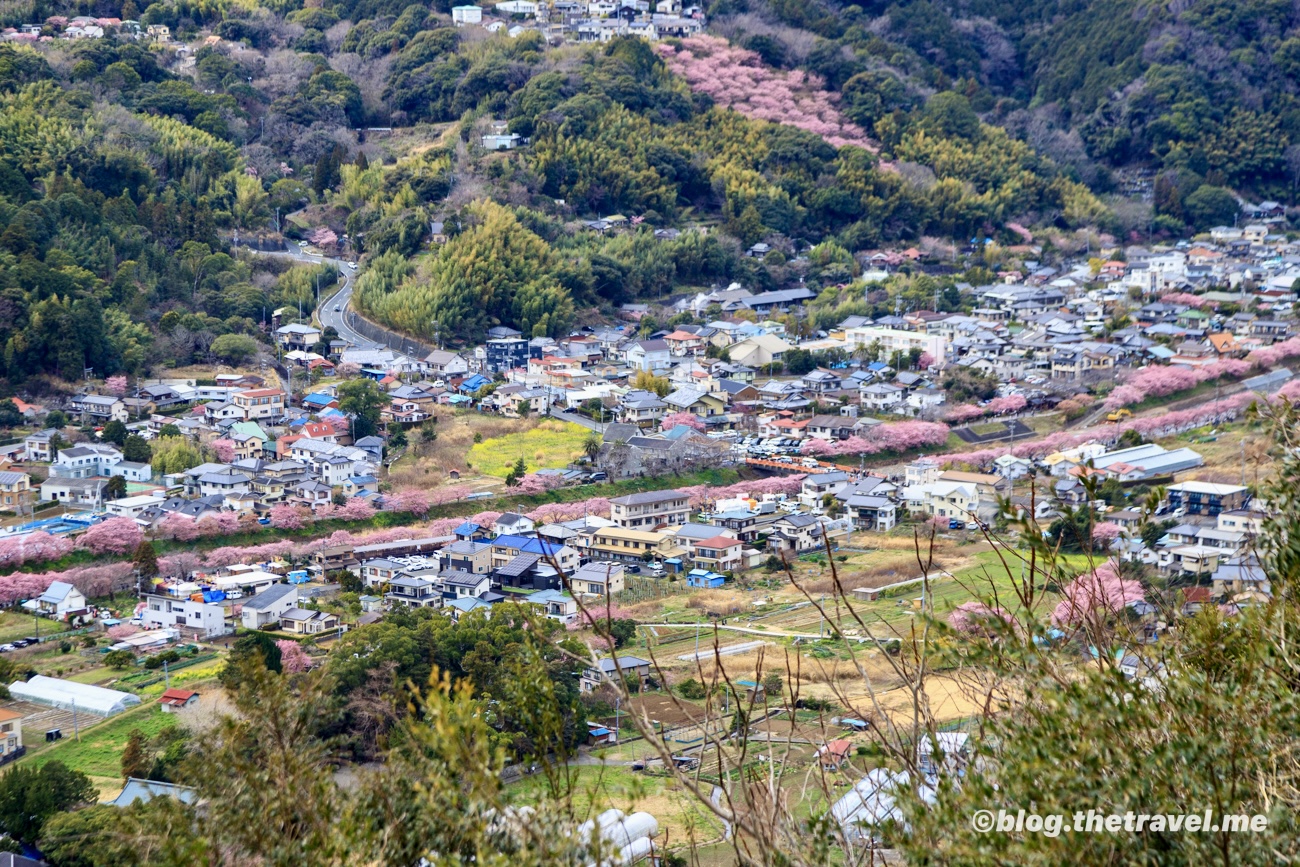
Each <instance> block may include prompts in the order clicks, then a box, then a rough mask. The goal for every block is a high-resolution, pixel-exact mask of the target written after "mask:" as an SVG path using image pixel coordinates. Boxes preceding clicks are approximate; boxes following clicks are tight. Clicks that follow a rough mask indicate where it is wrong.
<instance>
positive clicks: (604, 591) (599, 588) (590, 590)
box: [569, 561, 623, 596]
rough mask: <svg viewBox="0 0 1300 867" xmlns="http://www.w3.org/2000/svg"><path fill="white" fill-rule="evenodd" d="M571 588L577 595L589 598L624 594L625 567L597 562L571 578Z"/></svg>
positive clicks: (580, 570)
mask: <svg viewBox="0 0 1300 867" xmlns="http://www.w3.org/2000/svg"><path fill="white" fill-rule="evenodd" d="M569 586H570V587H571V588H573V591H574V592H575V593H581V594H584V595H587V596H609V595H610V594H613V593H621V592H623V565H622V564H621V563H613V562H600V561H595V562H592V563H587V564H585V565H584V566H583V567H582V568H580V569H579V570H578V571H577V572H575V573H573V575H571V576H569Z"/></svg>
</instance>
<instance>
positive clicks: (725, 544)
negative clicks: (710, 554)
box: [695, 536, 740, 550]
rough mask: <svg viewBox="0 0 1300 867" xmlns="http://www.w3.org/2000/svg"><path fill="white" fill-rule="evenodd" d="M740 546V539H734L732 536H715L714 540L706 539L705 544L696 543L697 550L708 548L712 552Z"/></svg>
mask: <svg viewBox="0 0 1300 867" xmlns="http://www.w3.org/2000/svg"><path fill="white" fill-rule="evenodd" d="M739 546H740V540H739V539H733V538H731V537H730V536H714V537H713V538H712V539H705V540H704V541H703V542H696V543H695V547H696V548H708V549H710V550H714V549H718V548H736V547H739Z"/></svg>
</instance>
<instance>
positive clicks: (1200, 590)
mask: <svg viewBox="0 0 1300 867" xmlns="http://www.w3.org/2000/svg"><path fill="white" fill-rule="evenodd" d="M1183 599H1185V600H1186V601H1188V602H1202V603H1204V602H1209V601H1210V588H1209V587H1188V588H1186V589H1185V590H1183Z"/></svg>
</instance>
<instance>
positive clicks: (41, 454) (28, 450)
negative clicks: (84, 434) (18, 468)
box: [23, 428, 59, 463]
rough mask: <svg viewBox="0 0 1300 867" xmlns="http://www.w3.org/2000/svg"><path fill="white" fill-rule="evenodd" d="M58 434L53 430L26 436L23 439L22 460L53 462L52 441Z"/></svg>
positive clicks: (49, 429)
mask: <svg viewBox="0 0 1300 867" xmlns="http://www.w3.org/2000/svg"><path fill="white" fill-rule="evenodd" d="M57 436H59V432H58V431H56V430H54V429H53V428H48V429H46V430H43V431H37V432H36V433H32V434H28V435H27V436H26V437H24V438H23V459H24V460H28V461H37V462H40V463H49V462H50V461H53V460H54V447H53V443H54V439H55V438H56V437H57Z"/></svg>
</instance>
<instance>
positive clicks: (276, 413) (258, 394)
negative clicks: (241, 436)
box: [231, 388, 285, 421]
mask: <svg viewBox="0 0 1300 867" xmlns="http://www.w3.org/2000/svg"><path fill="white" fill-rule="evenodd" d="M231 402H232V403H233V404H234V405H235V407H236V408H237V409H238V410H239V411H240V413H242V417H243V418H244V419H246V420H248V421H255V420H257V419H263V418H270V419H278V418H281V417H282V416H283V415H284V407H285V403H284V392H283V391H281V390H280V389H278V388H255V389H252V390H250V391H241V392H239V393H237V394H236V395H234V397H233V398H232V399H231Z"/></svg>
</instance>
